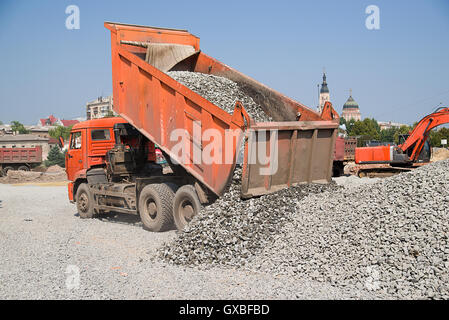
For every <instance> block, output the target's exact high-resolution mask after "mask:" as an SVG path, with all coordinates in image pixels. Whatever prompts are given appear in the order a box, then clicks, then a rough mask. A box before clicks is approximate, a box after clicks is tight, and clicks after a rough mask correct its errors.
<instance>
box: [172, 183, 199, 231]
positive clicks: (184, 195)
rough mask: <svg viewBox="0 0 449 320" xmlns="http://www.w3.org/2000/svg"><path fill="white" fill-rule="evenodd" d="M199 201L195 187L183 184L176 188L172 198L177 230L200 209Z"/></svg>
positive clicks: (187, 222) (182, 227)
mask: <svg viewBox="0 0 449 320" xmlns="http://www.w3.org/2000/svg"><path fill="white" fill-rule="evenodd" d="M201 207H202V206H201V202H200V200H199V199H198V195H197V194H196V190H195V187H194V186H192V185H185V186H182V187H181V188H179V189H178V191H177V192H176V194H175V199H174V200H173V218H174V220H175V225H176V228H177V229H178V230H182V229H184V227H185V226H186V225H187V224H189V222H190V221H191V220H192V219H193V217H194V216H196V215H197V214H198V213H199V212H200V211H201Z"/></svg>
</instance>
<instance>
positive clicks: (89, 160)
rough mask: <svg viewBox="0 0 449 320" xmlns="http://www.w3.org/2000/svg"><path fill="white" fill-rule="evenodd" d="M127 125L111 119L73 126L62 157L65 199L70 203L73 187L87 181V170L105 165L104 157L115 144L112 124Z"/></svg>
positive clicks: (73, 191)
mask: <svg viewBox="0 0 449 320" xmlns="http://www.w3.org/2000/svg"><path fill="white" fill-rule="evenodd" d="M118 123H127V122H126V120H124V119H122V118H119V117H114V118H103V119H95V120H88V121H84V122H80V123H78V124H76V125H74V126H73V128H72V131H71V133H70V139H69V146H68V150H67V153H66V158H65V167H66V172H67V178H68V180H70V183H69V186H68V189H69V190H68V192H69V199H70V201H74V200H75V199H74V196H75V194H76V191H77V187H78V186H79V184H80V183H82V182H86V181H87V171H88V170H89V169H93V168H102V167H105V166H106V154H107V152H108V151H109V150H111V149H112V148H113V147H114V145H115V137H114V125H116V124H118Z"/></svg>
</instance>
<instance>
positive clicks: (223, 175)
mask: <svg viewBox="0 0 449 320" xmlns="http://www.w3.org/2000/svg"><path fill="white" fill-rule="evenodd" d="M105 27H106V28H107V29H109V30H110V31H111V51H112V83H113V95H114V111H115V112H116V113H117V114H118V115H120V117H121V119H120V120H118V119H116V120H111V119H103V120H95V121H93V122H89V121H88V122H86V123H81V124H78V125H76V126H74V128H73V129H72V133H71V140H70V141H71V142H70V146H69V149H68V152H67V159H66V160H67V161H68V163H67V164H66V167H67V168H68V169H67V170H68V171H67V174H68V177H69V180H71V183H70V184H69V198H70V199H71V200H72V201H75V202H77V206H78V210H79V212H80V215H81V217H91V216H92V215H93V214H94V213H96V212H100V211H118V212H125V213H133V214H139V215H140V217H141V219H142V222H143V224H144V226H145V227H146V228H147V229H149V230H151V231H163V230H167V229H168V228H169V227H170V224H171V223H172V222H173V221H174V223H175V224H176V226H177V227H178V228H182V227H183V226H184V225H185V224H186V223H188V222H189V221H190V220H191V219H192V217H193V216H194V215H195V214H197V213H198V211H199V210H200V208H201V205H204V204H207V203H210V202H212V201H214V200H215V199H217V198H218V197H220V196H221V195H222V194H223V193H224V191H225V188H226V186H227V185H228V184H229V182H230V181H231V179H232V176H233V172H234V169H235V167H236V162H237V156H238V154H239V150H240V146H242V144H243V145H244V157H243V174H242V182H241V183H242V188H241V190H242V191H241V196H242V198H250V197H254V196H260V195H264V194H267V193H271V192H275V191H278V190H280V189H283V188H287V187H290V186H294V185H297V184H302V183H312V182H315V183H328V182H329V181H330V179H331V175H332V162H333V152H334V144H335V138H336V131H337V127H338V123H339V119H338V114H337V113H336V112H335V111H334V110H333V108H332V105H331V104H330V103H327V104H326V106H325V108H324V110H323V112H322V114H318V113H316V112H315V111H313V110H311V109H309V108H307V107H306V106H304V105H302V104H300V103H298V102H296V101H294V100H292V99H290V98H288V97H286V96H284V95H282V94H281V93H279V92H277V91H275V90H273V89H270V88H268V87H267V86H265V85H263V84H261V83H259V82H257V81H256V80H254V79H251V78H250V77H248V76H246V75H244V74H242V73H241V72H239V71H237V70H235V69H233V68H231V67H229V66H227V65H225V64H223V63H221V62H220V61H218V60H216V59H213V58H212V57H209V56H208V55H206V54H205V53H203V52H202V51H201V50H200V40H199V38H198V37H196V36H194V35H192V34H190V33H189V32H187V31H185V30H173V29H161V28H154V27H146V26H136V25H125V24H118V23H110V22H106V23H105ZM167 71H190V72H199V73H203V74H211V75H216V76H221V77H224V78H227V79H230V80H232V81H234V82H236V83H237V84H238V85H239V87H240V88H242V90H244V92H245V94H247V95H248V96H250V97H251V98H252V99H253V100H254V101H255V102H256V103H257V104H259V105H260V106H261V108H262V109H263V111H264V112H265V113H266V114H267V115H268V116H270V117H271V118H272V119H273V120H274V122H264V123H256V122H255V121H254V120H253V119H252V118H251V117H250V116H249V115H248V113H247V112H246V111H245V106H244V105H242V104H241V103H240V102H238V101H237V102H236V103H235V106H234V111H233V113H232V114H230V113H227V112H226V111H224V110H222V109H221V108H219V107H218V106H216V105H214V104H213V103H212V102H210V101H208V100H207V99H205V98H203V97H202V96H200V95H198V94H197V93H195V92H193V91H192V90H190V89H189V88H187V87H185V86H184V85H182V84H181V83H179V82H178V81H176V80H175V79H173V78H172V77H170V76H169V75H168V74H167V73H166V72H167ZM154 144H156V145H157V146H158V148H160V150H161V151H162V153H163V154H164V156H165V158H166V159H167V161H168V163H169V168H168V170H167V171H166V172H162V171H161V170H159V168H158V166H157V164H156V163H155V160H154V159H155V158H156V157H155V155H154ZM180 150H181V151H180ZM185 151H187V152H185ZM205 155H207V156H209V158H208V157H206V156H205ZM260 155H262V156H260ZM210 158H212V161H211V159H210ZM74 159H76V161H75V160H74Z"/></svg>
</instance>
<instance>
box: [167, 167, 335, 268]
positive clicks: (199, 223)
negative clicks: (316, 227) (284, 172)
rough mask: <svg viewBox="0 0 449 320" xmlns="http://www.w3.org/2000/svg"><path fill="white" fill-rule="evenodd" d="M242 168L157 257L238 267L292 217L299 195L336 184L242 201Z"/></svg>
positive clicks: (269, 240) (171, 260)
mask: <svg viewBox="0 0 449 320" xmlns="http://www.w3.org/2000/svg"><path fill="white" fill-rule="evenodd" d="M241 172H242V170H241V168H239V167H237V168H236V170H235V173H234V176H233V181H232V183H231V185H230V186H229V187H228V188H229V189H228V190H227V191H226V192H225V194H224V195H223V196H221V197H220V198H219V199H218V200H217V201H216V202H215V203H213V204H212V205H209V206H207V207H205V208H203V210H202V211H201V212H200V214H198V215H197V216H196V217H195V218H194V219H193V220H192V221H191V222H190V223H189V225H187V226H186V227H185V228H184V230H183V232H181V233H180V234H179V235H178V237H177V238H176V239H174V241H172V242H170V243H168V244H167V245H165V246H164V247H162V248H160V249H159V253H160V257H161V258H162V259H165V260H166V261H168V262H171V263H174V264H180V265H196V266H197V265H200V266H201V267H203V268H206V267H207V268H209V267H211V266H214V265H225V266H232V267H240V266H243V265H245V264H246V263H247V262H248V261H249V258H251V257H252V256H254V255H257V254H258V253H259V252H261V251H262V249H263V248H265V247H266V246H269V245H271V244H272V242H273V241H274V237H275V236H276V235H277V234H279V232H280V231H281V229H282V228H283V227H284V225H285V224H287V223H288V222H289V221H291V220H292V216H293V215H294V214H295V212H296V206H297V203H298V201H299V199H301V198H303V197H305V196H306V195H308V194H310V193H320V192H323V191H324V190H334V191H335V192H337V190H338V189H339V188H338V187H337V186H336V185H335V184H329V185H322V184H321V185H319V184H312V185H303V186H298V187H294V188H289V189H286V190H282V191H280V192H277V193H275V194H268V195H264V196H262V197H259V198H253V199H250V200H242V199H240V188H241Z"/></svg>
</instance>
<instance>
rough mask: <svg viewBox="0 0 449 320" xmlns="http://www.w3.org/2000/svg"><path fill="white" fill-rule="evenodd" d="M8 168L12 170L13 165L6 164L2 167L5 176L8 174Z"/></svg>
mask: <svg viewBox="0 0 449 320" xmlns="http://www.w3.org/2000/svg"><path fill="white" fill-rule="evenodd" d="M9 170H14V168H13V167H11V166H7V167H4V168H3V170H2V171H3V175H4V176H5V177H6V176H7V175H8V171H9Z"/></svg>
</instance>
